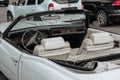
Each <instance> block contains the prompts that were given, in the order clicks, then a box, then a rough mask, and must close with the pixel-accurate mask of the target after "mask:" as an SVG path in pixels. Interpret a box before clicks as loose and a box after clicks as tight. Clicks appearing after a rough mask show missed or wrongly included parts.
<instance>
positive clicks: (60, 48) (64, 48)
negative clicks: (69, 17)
mask: <svg viewBox="0 0 120 80" xmlns="http://www.w3.org/2000/svg"><path fill="white" fill-rule="evenodd" d="M70 52H71V48H70V44H69V42H65V41H64V39H63V38H62V37H55V38H48V39H43V40H42V41H41V45H36V46H35V48H34V51H33V54H34V55H37V56H41V57H45V58H49V59H56V60H65V59H67V57H68V54H69V53H70Z"/></svg>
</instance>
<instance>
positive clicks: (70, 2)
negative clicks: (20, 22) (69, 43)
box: [7, 0, 83, 21]
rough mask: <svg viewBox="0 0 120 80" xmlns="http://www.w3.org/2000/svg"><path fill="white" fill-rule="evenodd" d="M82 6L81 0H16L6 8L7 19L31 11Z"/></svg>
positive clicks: (78, 7) (9, 19) (10, 19)
mask: <svg viewBox="0 0 120 80" xmlns="http://www.w3.org/2000/svg"><path fill="white" fill-rule="evenodd" d="M82 8H83V5H82V0H17V1H16V2H13V3H12V4H11V5H9V6H8V8H7V21H13V20H14V19H15V18H17V17H18V16H19V15H25V14H28V13H33V12H40V11H49V10H62V9H63V10H64V9H82Z"/></svg>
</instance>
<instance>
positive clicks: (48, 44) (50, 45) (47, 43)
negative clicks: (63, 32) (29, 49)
mask: <svg viewBox="0 0 120 80" xmlns="http://www.w3.org/2000/svg"><path fill="white" fill-rule="evenodd" d="M41 45H43V46H44V48H45V50H52V49H59V48H64V47H65V42H64V39H63V38H62V37H55V38H49V39H42V40H41Z"/></svg>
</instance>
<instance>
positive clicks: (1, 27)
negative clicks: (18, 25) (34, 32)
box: [0, 22, 11, 33]
mask: <svg viewBox="0 0 120 80" xmlns="http://www.w3.org/2000/svg"><path fill="white" fill-rule="evenodd" d="M10 24H11V22H6V23H1V24H0V31H1V32H2V33H4V31H5V30H6V29H7V28H8V27H9V25H10Z"/></svg>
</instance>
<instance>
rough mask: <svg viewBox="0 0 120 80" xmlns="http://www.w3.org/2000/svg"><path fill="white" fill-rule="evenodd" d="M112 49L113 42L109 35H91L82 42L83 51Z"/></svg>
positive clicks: (105, 33) (104, 33)
mask: <svg viewBox="0 0 120 80" xmlns="http://www.w3.org/2000/svg"><path fill="white" fill-rule="evenodd" d="M113 47H114V40H113V38H112V37H111V36H110V34H109V33H107V32H103V33H93V34H91V35H90V36H89V38H87V39H85V40H84V49H85V50H86V51H88V52H89V51H100V50H106V49H111V48H113Z"/></svg>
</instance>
